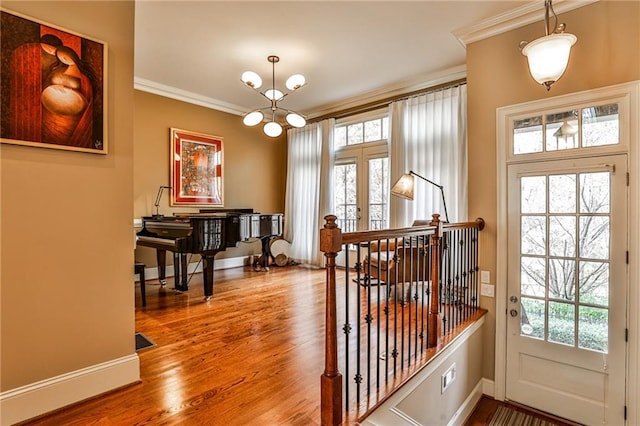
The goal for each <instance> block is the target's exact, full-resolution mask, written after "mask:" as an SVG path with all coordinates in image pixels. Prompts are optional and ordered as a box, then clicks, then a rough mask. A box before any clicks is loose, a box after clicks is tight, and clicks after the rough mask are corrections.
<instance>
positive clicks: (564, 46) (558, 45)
mask: <svg viewBox="0 0 640 426" xmlns="http://www.w3.org/2000/svg"><path fill="white" fill-rule="evenodd" d="M544 7H545V12H544V29H545V35H544V37H540V38H537V39H535V40H534V41H532V42H526V41H522V42H520V48H521V49H522V54H523V55H524V56H526V57H527V59H528V61H529V72H530V73H531V76H532V77H533V79H534V80H535V81H537V82H538V83H539V84H543V85H544V86H545V87H546V88H547V90H549V89H551V85H552V84H553V83H555V82H556V81H558V80H559V79H560V77H562V74H564V72H565V70H566V69H567V64H568V63H569V53H570V52H571V46H573V45H574V44H575V43H576V40H577V38H576V36H574V35H573V34H569V33H565V32H564V29H565V24H558V16H557V15H556V12H555V11H554V10H553V6H552V5H551V0H545V2H544ZM549 12H551V13H553V18H554V28H553V31H552V32H549Z"/></svg>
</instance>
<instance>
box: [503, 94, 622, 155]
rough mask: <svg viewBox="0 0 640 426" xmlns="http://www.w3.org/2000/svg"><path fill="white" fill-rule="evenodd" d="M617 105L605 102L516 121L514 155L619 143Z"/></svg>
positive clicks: (514, 127)
mask: <svg viewBox="0 0 640 426" xmlns="http://www.w3.org/2000/svg"><path fill="white" fill-rule="evenodd" d="M619 121H620V120H619V112H618V104H617V103H613V104H605V105H597V106H588V107H583V108H576V109H569V110H564V111H560V112H554V113H548V114H541V115H534V116H530V117H525V118H521V119H518V120H514V122H513V154H514V155H516V156H517V155H523V154H535V153H542V152H552V151H565V150H572V149H579V148H592V147H598V146H605V145H617V144H619V143H620V129H619V127H620V124H619Z"/></svg>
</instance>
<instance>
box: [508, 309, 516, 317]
mask: <svg viewBox="0 0 640 426" xmlns="http://www.w3.org/2000/svg"><path fill="white" fill-rule="evenodd" d="M509 314H510V315H511V316H512V317H517V316H518V311H516V310H515V309H512V310H510V311H509Z"/></svg>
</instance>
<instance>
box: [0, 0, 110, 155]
mask: <svg viewBox="0 0 640 426" xmlns="http://www.w3.org/2000/svg"><path fill="white" fill-rule="evenodd" d="M0 58H2V59H1V61H0V80H1V81H2V85H1V87H0V91H1V93H0V94H1V95H2V96H1V99H2V100H1V105H0V142H2V143H7V144H14V145H27V146H35V147H41V148H55V149H64V150H70V151H81V152H90V153H96V154H107V134H106V133H107V120H106V109H107V105H106V104H107V102H106V95H105V94H106V93H107V90H106V89H107V88H106V83H107V81H106V80H107V79H106V69H107V45H106V43H104V42H101V41H98V40H95V39H91V38H88V37H86V36H83V35H80V34H76V33H72V32H70V31H68V30H64V29H61V28H57V27H55V26H53V25H49V24H46V23H43V22H39V21H36V20H34V19H31V18H28V17H25V16H22V15H19V14H16V13H15V12H11V11H8V10H6V9H2V10H0Z"/></svg>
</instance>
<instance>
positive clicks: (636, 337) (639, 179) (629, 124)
mask: <svg viewBox="0 0 640 426" xmlns="http://www.w3.org/2000/svg"><path fill="white" fill-rule="evenodd" d="M620 98H622V102H623V103H625V105H626V107H627V108H628V109H627V113H626V114H625V116H623V115H622V114H621V116H620V142H621V145H620V146H615V147H614V148H613V150H611V151H609V153H613V152H628V155H629V173H630V181H629V213H628V215H629V251H630V254H629V265H628V271H629V274H628V276H629V283H630V284H631V285H630V286H629V293H628V309H627V312H628V313H629V316H628V327H629V343H628V346H627V351H628V352H627V424H630V425H631V424H640V369H639V368H638V362H639V357H638V355H639V353H640V313H639V312H638V310H639V309H640V291H639V289H638V286H639V284H640V217H639V216H640V147H639V145H640V121H639V120H638V114H639V113H640V81H634V82H630V83H623V84H619V85H615V86H609V87H604V88H599V89H593V90H587V91H584V92H579V93H573V94H568V95H562V96H557V97H553V98H549V99H544V100H540V101H532V102H527V103H522V104H518V105H512V106H507V107H501V108H498V109H497V110H496V137H497V146H496V152H497V174H498V176H497V184H498V188H497V190H498V194H497V201H498V205H497V223H496V246H497V247H496V248H497V252H496V310H495V312H496V333H495V340H496V341H495V377H494V392H493V393H494V398H495V399H497V400H499V401H503V400H504V399H505V394H506V348H507V339H506V336H507V318H506V315H507V261H506V259H507V162H508V160H509V159H510V157H511V154H510V152H511V151H510V146H509V141H510V129H509V121H510V117H511V116H513V115H518V114H522V113H524V112H526V111H534V110H549V109H557V108H558V107H562V106H563V105H573V104H576V103H583V102H590V101H599V100H602V99H620ZM598 155H605V152H604V151H602V152H598Z"/></svg>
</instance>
